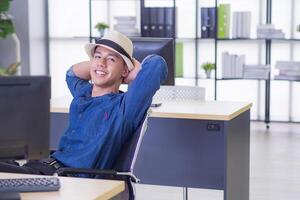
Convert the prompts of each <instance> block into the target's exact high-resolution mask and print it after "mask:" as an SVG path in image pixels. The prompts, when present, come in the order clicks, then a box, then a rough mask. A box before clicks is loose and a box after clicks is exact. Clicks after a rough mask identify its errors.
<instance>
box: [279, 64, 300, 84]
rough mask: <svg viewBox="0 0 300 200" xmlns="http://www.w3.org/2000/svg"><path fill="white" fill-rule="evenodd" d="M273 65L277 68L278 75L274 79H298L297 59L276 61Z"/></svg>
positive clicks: (299, 75)
mask: <svg viewBox="0 0 300 200" xmlns="http://www.w3.org/2000/svg"><path fill="white" fill-rule="evenodd" d="M275 67H276V68H277V69H279V75H276V76H275V79H285V80H300V62H299V61H298V62H297V61H277V62H276V65H275Z"/></svg>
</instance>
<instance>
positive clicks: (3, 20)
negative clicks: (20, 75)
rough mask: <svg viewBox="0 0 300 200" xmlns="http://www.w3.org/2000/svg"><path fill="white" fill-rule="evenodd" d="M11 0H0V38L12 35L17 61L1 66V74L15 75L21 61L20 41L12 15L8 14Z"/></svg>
mask: <svg viewBox="0 0 300 200" xmlns="http://www.w3.org/2000/svg"><path fill="white" fill-rule="evenodd" d="M10 1H11V0H1V1H0V39H1V38H7V37H8V36H10V37H11V38H12V39H13V41H14V43H15V47H16V48H15V54H16V63H13V64H11V65H10V66H9V67H8V68H6V67H0V75H6V76H7V75H15V74H16V73H17V71H18V67H19V66H20V63H21V53H20V52H21V49H20V41H19V38H18V37H17V35H16V32H15V28H14V25H13V22H12V20H11V18H12V17H11V16H10V15H9V14H7V11H8V9H9V5H10Z"/></svg>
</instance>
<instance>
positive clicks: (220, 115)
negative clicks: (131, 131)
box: [51, 98, 252, 121]
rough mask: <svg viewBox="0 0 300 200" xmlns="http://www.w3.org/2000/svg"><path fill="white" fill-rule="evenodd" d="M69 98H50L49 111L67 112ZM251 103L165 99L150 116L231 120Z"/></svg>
mask: <svg viewBox="0 0 300 200" xmlns="http://www.w3.org/2000/svg"><path fill="white" fill-rule="evenodd" d="M70 103H71V99H70V98H60V99H52V100H51V112H55V113H68V112H69V105H70ZM251 106H252V103H249V102H230V101H165V102H162V105H161V106H160V107H157V108H152V112H151V115H150V117H162V118H182V119H206V120H225V121H228V120H231V119H233V118H235V117H236V116H238V115H240V114H241V113H243V112H245V111H247V110H249V109H250V108H251Z"/></svg>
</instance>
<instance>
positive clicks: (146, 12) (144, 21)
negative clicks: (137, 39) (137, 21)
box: [141, 7, 150, 37]
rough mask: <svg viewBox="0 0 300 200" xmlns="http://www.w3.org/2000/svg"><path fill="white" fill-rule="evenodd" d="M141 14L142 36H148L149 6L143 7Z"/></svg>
mask: <svg viewBox="0 0 300 200" xmlns="http://www.w3.org/2000/svg"><path fill="white" fill-rule="evenodd" d="M141 11H142V14H141V21H142V27H141V32H142V37H150V8H145V7H144V8H143V9H142V10H141Z"/></svg>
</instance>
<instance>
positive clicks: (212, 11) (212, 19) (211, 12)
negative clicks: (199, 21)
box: [208, 7, 216, 38]
mask: <svg viewBox="0 0 300 200" xmlns="http://www.w3.org/2000/svg"><path fill="white" fill-rule="evenodd" d="M208 18H209V31H208V38H215V37H216V8H214V7H213V8H208Z"/></svg>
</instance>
